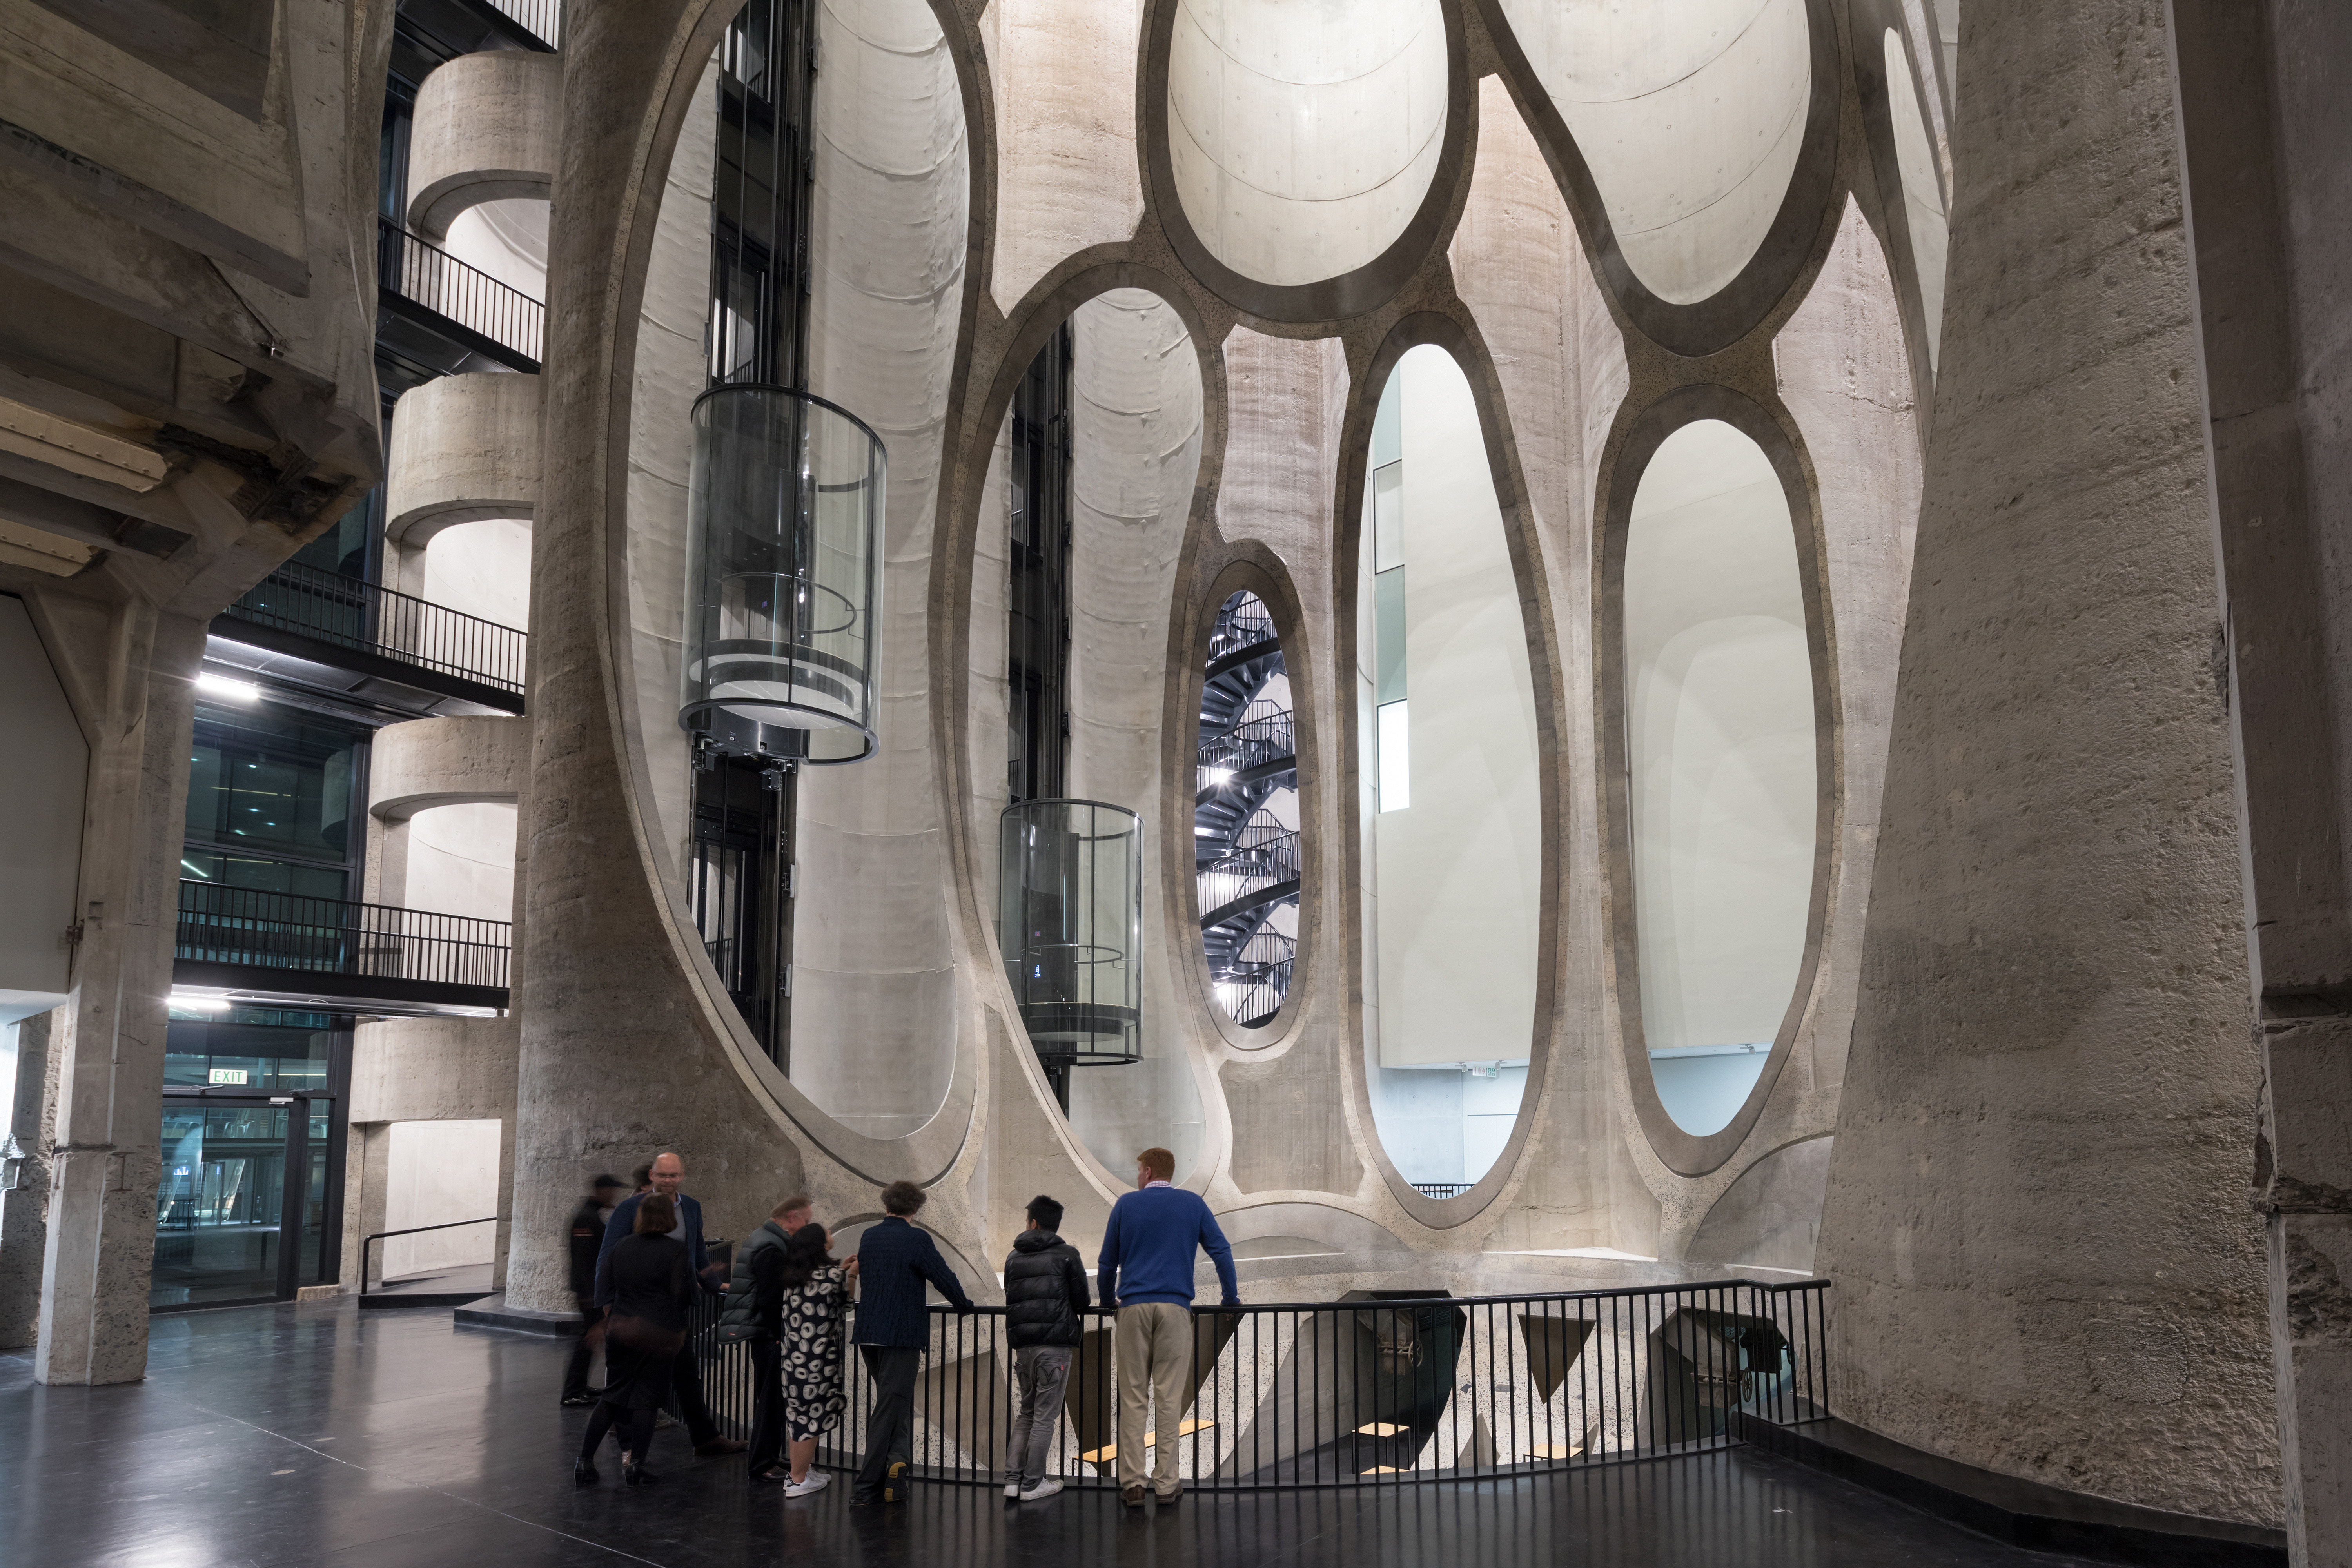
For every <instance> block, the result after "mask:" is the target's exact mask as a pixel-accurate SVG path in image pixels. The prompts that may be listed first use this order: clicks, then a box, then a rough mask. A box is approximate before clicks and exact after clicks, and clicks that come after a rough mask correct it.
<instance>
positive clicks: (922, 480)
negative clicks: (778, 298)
mask: <svg viewBox="0 0 2352 1568" xmlns="http://www.w3.org/2000/svg"><path fill="white" fill-rule="evenodd" d="M818 26H819V29H820V31H819V41H820V47H821V50H822V53H823V55H824V58H825V59H826V61H827V64H826V67H825V86H824V90H823V91H822V92H820V93H819V94H818V95H817V130H816V137H815V147H816V162H815V168H816V191H815V195H814V200H813V203H812V208H813V218H812V222H813V224H814V231H815V232H814V238H813V240H812V244H813V246H814V257H815V265H816V276H815V279H814V282H813V284H812V286H811V291H810V292H811V297H810V302H809V346H810V360H811V365H812V368H811V373H810V376H809V389H810V390H811V391H812V392H814V393H816V394H818V395H820V396H824V397H827V398H830V399H831V400H832V401H834V402H835V403H838V404H840V405H842V406H843V407H845V408H847V409H850V410H852V411H853V412H855V413H856V415H857V416H859V417H860V418H862V419H865V420H866V422H867V423H869V424H870V425H872V426H873V427H874V429H875V431H876V433H877V435H879V436H880V437H882V440H883V443H884V445H885V446H886V447H887V449H888V452H889V459H890V469H889V491H888V498H887V508H886V510H885V514H884V521H883V541H882V550H883V561H884V566H883V574H882V612H881V613H882V621H881V626H882V631H881V636H880V637H879V639H878V641H879V644H880V649H879V658H878V663H879V669H878V672H877V700H876V709H877V715H876V727H877V731H879V733H880V736H881V750H880V751H879V752H877V754H876V755H875V756H873V757H870V758H868V759H867V760H866V761H865V762H862V763H856V765H854V766H848V767H835V768H809V769H806V770H803V773H802V777H801V785H800V800H801V818H800V828H799V835H800V836H799V839H798V843H797V846H796V852H797V856H798V858H799V861H800V866H801V877H802V886H803V889H804V890H803V892H802V893H801V894H800V895H799V897H798V899H797V900H796V903H795V911H794V918H795V922H796V923H795V927H794V942H793V1064H792V1074H793V1082H794V1083H795V1084H797V1085H799V1086H801V1088H802V1089H803V1091H804V1092H806V1093H807V1095H808V1096H809V1098H810V1099H811V1100H814V1101H815V1102H816V1103H817V1104H819V1105H821V1106H823V1107H824V1109H825V1110H827V1111H829V1112H830V1113H831V1114H832V1115H834V1116H835V1117H836V1118H838V1119H840V1120H841V1121H843V1122H844V1123H845V1125H847V1126H850V1127H854V1128H856V1129H858V1130H859V1131H864V1132H866V1133H869V1134H871V1135H873V1136H877V1137H893V1136H898V1135H900V1134H903V1133H908V1132H911V1131H914V1130H915V1129H916V1128H918V1127H919V1126H921V1125H922V1124H923V1123H924V1122H925V1121H929V1120H930V1118H931V1116H932V1114H933V1113H934V1112H936V1111H937V1110H939V1108H940V1104H941V1102H942V1101H943V1100H945V1098H946V1096H947V1092H948V1086H949V1083H950V1079H951V1077H952V1075H953V1071H954V1059H955V1041H956V1033H957V1022H956V1005H957V1001H958V991H959V987H958V982H957V976H956V974H955V971H954V963H953V958H952V956H951V945H952V944H951V942H950V936H949V931H948V908H947V899H946V896H945V889H946V885H947V852H946V846H945V844H944V842H943V840H944V837H945V834H944V828H943V826H942V823H941V816H942V805H943V803H942V801H941V799H940V788H939V782H940V779H939V770H938V765H937V759H936V756H935V752H934V748H935V747H936V745H937V743H938V740H937V736H936V735H935V733H934V731H933V727H932V721H931V687H930V662H929V617H930V611H929V601H930V576H931V540H932V531H933V528H934V525H935V521H936V520H935V516H934V514H935V512H936V511H937V510H938V505H939V483H940V443H941V440H942V439H943V437H944V435H945V431H946V426H947V416H948V386H949V381H950V376H951V374H952V370H953V365H954V356H955V343H956V321H957V316H958V313H959V310H958V308H959V306H960V305H961V299H962V293H963V281H964V270H965V266H964V263H965V250H966V247H967V227H966V223H967V213H968V204H969V202H970V199H971V174H970V170H969V167H968V165H967V163H966V159H967V154H968V148H967V144H966V140H965V131H964V124H963V102H962V98H961V94H960V92H959V90H958V87H957V79H956V68H955V61H954V58H953V57H952V56H951V55H950V51H949V49H948V47H947V43H946V40H945V38H944V37H942V36H941V35H940V26H939V23H938V22H937V21H936V20H934V19H933V17H932V16H931V12H930V8H929V5H925V4H923V0H866V3H863V4H859V5H829V6H827V7H826V8H825V10H824V12H823V14H822V16H821V18H820V21H819V24H818ZM886 232H887V233H888V234H890V235H892V236H893V237H894V238H893V239H892V241H891V243H889V244H887V245H882V244H877V243H876V242H875V237H876V236H877V235H878V234H881V233H886Z"/></svg>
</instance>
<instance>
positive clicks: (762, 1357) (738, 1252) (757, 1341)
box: [719, 1194, 816, 1481]
mask: <svg viewBox="0 0 2352 1568" xmlns="http://www.w3.org/2000/svg"><path fill="white" fill-rule="evenodd" d="M815 1206H816V1205H814V1204H813V1203H811V1202H810V1201H809V1200H808V1199H807V1198H806V1197H804V1196H803V1195H801V1194H793V1196H791V1197H788V1198H786V1199H785V1200H784V1201H783V1202H782V1203H780V1204H778V1205H776V1207H775V1212H774V1213H772V1214H771V1215H769V1216H768V1221H767V1223H766V1224H765V1225H762V1226H761V1227H760V1228H759V1229H757V1230H755V1231H753V1232H752V1233H751V1235H750V1236H748V1237H745V1238H744V1240H743V1244H742V1245H741V1246H740V1247H737V1248H736V1249H735V1267H734V1270H733V1272H732V1274H731V1275H730V1278H729V1279H728V1283H727V1308H726V1310H725V1311H723V1312H721V1313H720V1314H719V1337H720V1338H721V1339H725V1340H739V1339H740V1340H742V1341H744V1342H747V1343H749V1344H750V1345H751V1470H750V1474H751V1479H753V1480H755V1481H789V1480H791V1479H793V1477H792V1471H791V1470H790V1469H788V1468H785V1465H784V1405H783V1400H784V1385H783V1345H782V1341H783V1334H784V1293H783V1287H782V1284H781V1283H780V1279H781V1278H782V1267H783V1256H784V1243H785V1242H787V1241H789V1240H791V1239H792V1236H793V1232H794V1231H796V1230H798V1229H800V1227H801V1226H804V1225H806V1224H808V1222H809V1214H810V1212H811V1211H812V1210H813V1209H814V1208H815Z"/></svg>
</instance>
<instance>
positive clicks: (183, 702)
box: [34, 600, 205, 1383]
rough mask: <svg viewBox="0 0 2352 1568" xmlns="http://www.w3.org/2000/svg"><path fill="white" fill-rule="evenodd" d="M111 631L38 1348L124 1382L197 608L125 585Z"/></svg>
mask: <svg viewBox="0 0 2352 1568" xmlns="http://www.w3.org/2000/svg"><path fill="white" fill-rule="evenodd" d="M107 636H108V643H109V647H108V657H107V659H106V662H105V687H104V696H103V710H102V713H101V721H100V726H99V733H98V740H97V743H96V744H94V745H93V746H92V747H91V749H90V758H89V804H88V806H87V815H86V816H85V818H84V821H85V824H86V826H85V827H84V831H83V842H82V870H81V906H80V918H81V922H82V938H81V945H80V948H79V952H77V953H76V955H75V963H74V977H73V994H72V1000H71V1001H69V1002H68V1003H67V1005H65V1006H63V1007H60V1008H58V1010H57V1011H56V1012H55V1013H54V1014H52V1015H51V1017H52V1018H53V1019H54V1020H55V1026H54V1032H53V1033H52V1035H51V1037H50V1049H51V1050H53V1051H54V1052H56V1053H57V1056H58V1105H57V1157H56V1163H55V1165H54V1166H53V1167H52V1170H51V1176H50V1180H51V1191H50V1199H49V1226H48V1239H47V1256H46V1259H45V1263H44V1268H43V1276H42V1281H41V1314H40V1347H39V1352H38V1355H37V1359H36V1360H35V1363H34V1375H35V1376H36V1377H37V1378H38V1379H39V1380H40V1381H41V1382H43V1383H132V1382H136V1381H137V1380H138V1379H139V1378H141V1377H142V1376H143V1375H144V1374H145V1373H146V1369H147V1283H148V1272H149V1268H150V1266H151V1264H152V1261H153V1258H154V1251H155V1184H156V1178H157V1175H158V1173H159V1172H160V1170H161V1150H160V1148H159V1142H160V1139H161V1134H162V1127H163V1031H164V998H165V996H166V995H167V994H169V993H170V991H171V988H172V932H173V900H174V894H175V891H176V888H177V882H178V872H179V860H180V857H179V847H180V839H181V834H182V826H183V824H184V821H185V819H186V811H187V792H188V744H189V737H190V735H191V733H192V726H193V725H194V714H195V705H194V676H195V671H196V667H197V665H198V663H199V662H200V661H201V659H202V658H203V655H204V640H205V623H204V622H203V621H200V620H194V619H190V618H187V617H184V616H167V615H163V614H161V613H159V612H157V611H156V610H155V609H153V608H152V606H151V605H146V604H144V603H142V602H141V601H137V600H133V601H131V602H129V603H127V604H125V605H120V606H118V607H116V608H115V609H114V611H113V612H112V616H111V619H110V623H109V625H108V627H107Z"/></svg>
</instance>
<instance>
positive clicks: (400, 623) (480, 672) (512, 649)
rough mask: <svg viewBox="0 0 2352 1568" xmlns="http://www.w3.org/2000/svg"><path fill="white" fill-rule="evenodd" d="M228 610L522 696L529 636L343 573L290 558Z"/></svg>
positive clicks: (256, 621) (237, 615)
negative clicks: (329, 570) (525, 652)
mask: <svg viewBox="0 0 2352 1568" xmlns="http://www.w3.org/2000/svg"><path fill="white" fill-rule="evenodd" d="M223 613H224V614H226V615H227V616H231V617H233V618H234V619H236V620H240V621H249V622H252V623H253V624H254V625H256V626H274V627H276V628H277V629H278V630H280V631H289V632H294V633H297V634H299V635H300V636H302V637H315V638H317V639H318V640H319V641H320V642H329V643H333V644H335V645H337V646H338V647H348V648H352V649H355V650H357V651H359V652H361V653H372V654H376V655H380V656H381V657H383V658H390V659H396V660H398V661H399V662H401V663H403V664H409V665H415V667H416V668H419V669H430V670H436V671H438V672H439V673H441V674H443V675H454V676H457V677H459V678H461V679H467V680H473V681H478V682H480V683H481V684H482V685H484V686H494V687H496V688H498V689H499V690H501V691H509V692H512V693H514V694H515V695H517V696H520V695H521V694H522V689H523V658H524V651H525V649H526V648H527V647H529V646H530V636H529V635H528V634H527V633H524V632H520V631H518V630H516V629H515V628H514V627H512V626H500V625H499V623H498V622H496V621H486V620H484V619H482V618H481V617H480V616H469V615H467V614H465V613H464V612H463V611H460V610H453V609H450V608H449V607H448V606H447V605H436V604H434V603H432V602H431V601H430V600H426V599H419V598H415V597H414V596H412V595H407V594H403V593H401V592H399V591H398V590H396V589H392V588H386V587H383V586H380V585H379V584H374V583H368V582H362V580H361V579H359V578H357V577H346V576H344V575H343V574H341V573H340V572H328V571H325V570H322V569H321V568H320V567H316V566H305V565H302V564H301V563H299V562H293V561H289V562H287V563H284V564H283V565H280V566H279V567H278V569H277V570H276V571H275V572H272V573H271V574H269V575H268V576H267V577H265V578H263V579H262V580H261V581H260V582H259V583H258V584H256V585H255V586H254V587H253V588H251V589H250V590H248V591H247V593H246V594H245V595H244V596H243V597H241V598H239V599H237V600H236V602H235V603H234V604H232V605H229V606H228V608H227V609H226V611H224V612H223Z"/></svg>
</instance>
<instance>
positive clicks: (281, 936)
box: [172, 878, 513, 991]
mask: <svg viewBox="0 0 2352 1568" xmlns="http://www.w3.org/2000/svg"><path fill="white" fill-rule="evenodd" d="M512 934H513V928H512V927H511V926H509V924H508V923H507V922H506V921H486V920H476V919H474V918H472V917H471V916H467V915H444V914H436V913H433V912H431V911H429V910H404V909H398V908H395V907H394V906H392V905H390V904H362V903H352V902H349V901H347V900H341V899H309V898H302V897H299V895H296V894H292V893H270V892H262V891H259V890H257V889H251V888H225V887H222V886H220V885H219V884H218V883H216V882H202V881H196V880H193V879H189V878H182V879H180V900H179V910H178V929H177V931H176V932H175V935H174V941H173V951H172V956H173V958H174V959H184V960H187V961H189V962H192V963H228V964H243V965H249V966H252V967H256V968H261V969H285V970H294V971H299V972H305V973H323V974H354V975H362V976H366V977H369V978H372V979H377V980H406V981H423V982H426V983H429V984H442V985H465V986H477V987H487V988H490V989H495V990H501V991H503V990H505V989H506V986H507V959H508V952H509V944H510V942H511V940H512Z"/></svg>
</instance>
